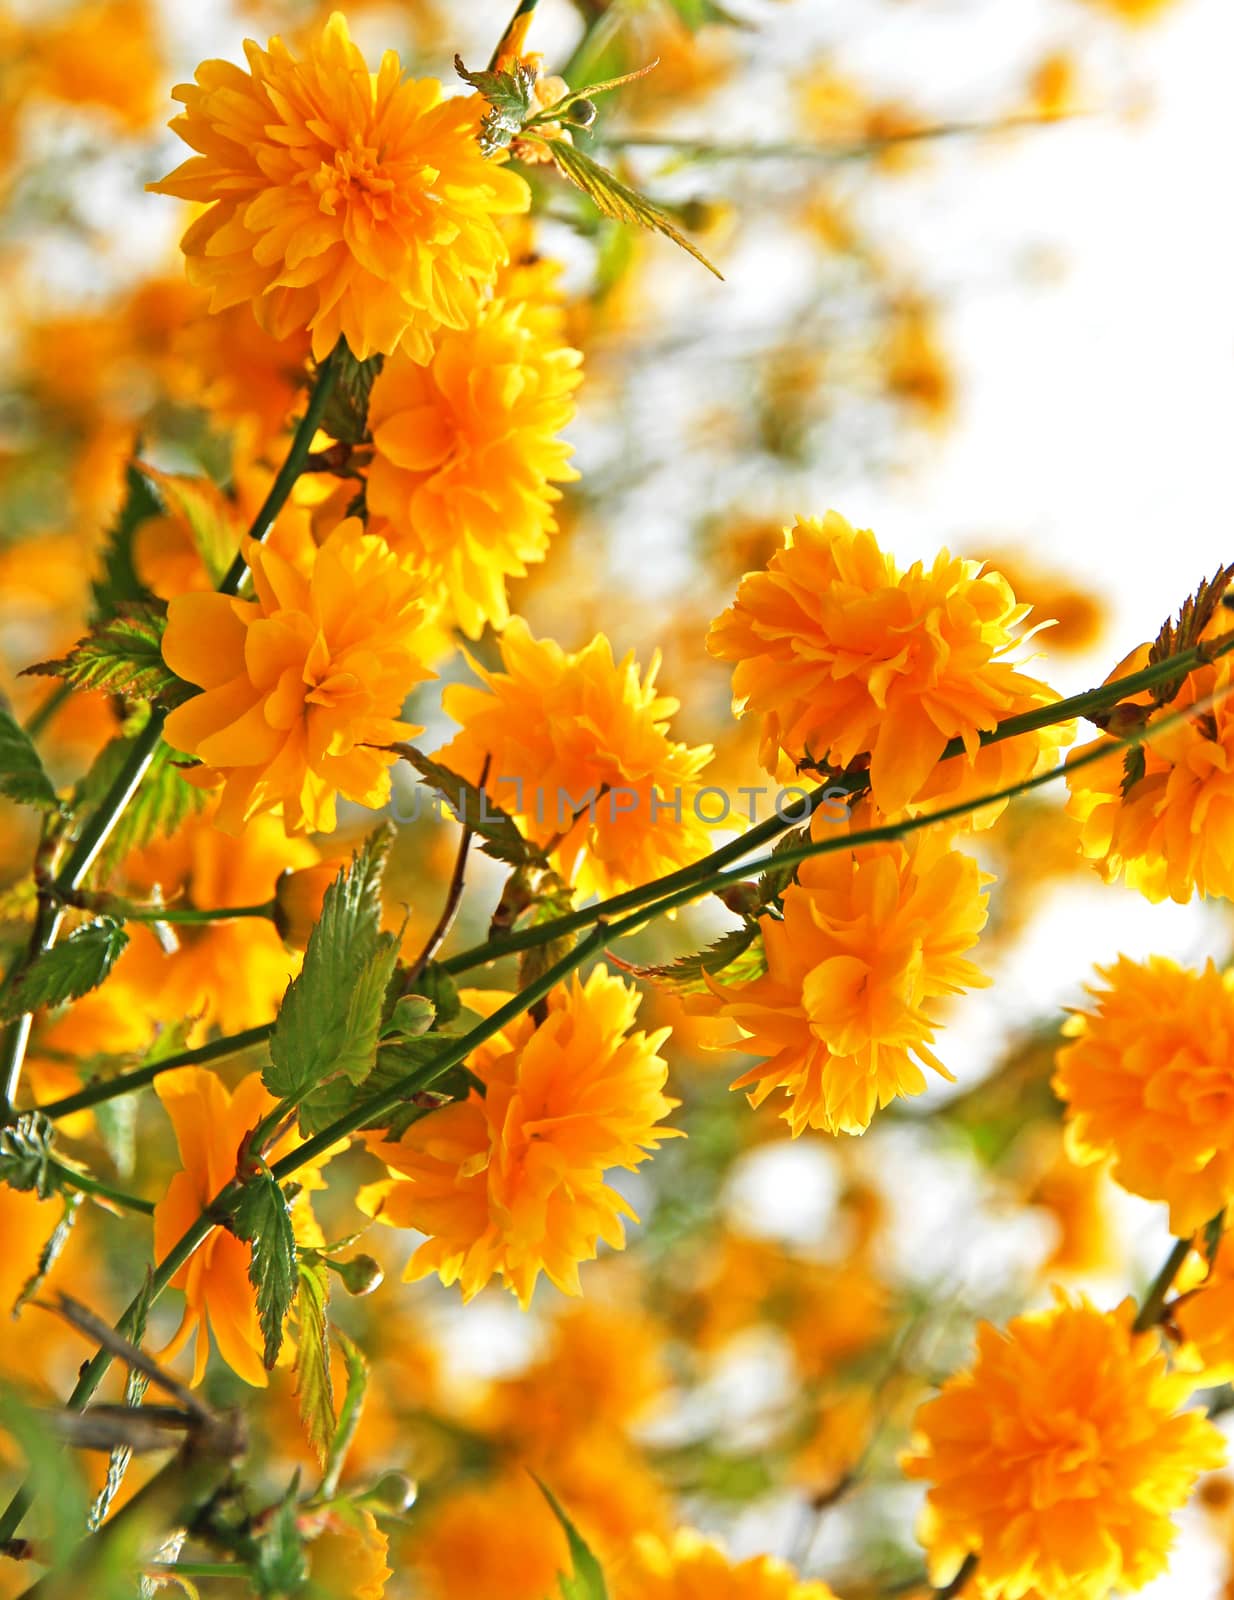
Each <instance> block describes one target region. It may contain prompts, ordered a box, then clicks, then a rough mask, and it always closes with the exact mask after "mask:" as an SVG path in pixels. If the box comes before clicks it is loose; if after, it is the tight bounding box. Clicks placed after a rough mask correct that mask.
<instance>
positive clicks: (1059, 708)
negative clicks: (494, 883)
mask: <svg viewBox="0 0 1234 1600" xmlns="http://www.w3.org/2000/svg"><path fill="white" fill-rule="evenodd" d="M1231 650H1234V631H1232V632H1230V633H1225V634H1222V635H1221V637H1220V638H1218V639H1214V640H1213V641H1212V643H1211V644H1207V645H1198V646H1196V647H1194V648H1193V649H1190V650H1184V651H1180V652H1179V654H1177V655H1174V656H1168V657H1167V658H1166V659H1165V660H1164V661H1157V662H1154V663H1153V664H1152V665H1151V666H1148V667H1144V668H1142V669H1141V670H1140V671H1139V672H1133V673H1130V674H1128V676H1127V677H1125V678H1119V679H1117V680H1116V681H1115V682H1114V683H1104V684H1099V685H1098V686H1097V687H1096V688H1095V689H1086V690H1084V691H1083V692H1082V693H1081V694H1075V695H1071V696H1070V697H1069V698H1068V699H1066V700H1056V701H1054V702H1053V703H1052V704H1050V705H1047V706H1038V707H1037V708H1036V709H1034V710H1032V711H1024V712H1021V713H1019V714H1018V715H1017V716H1014V717H1005V718H1004V719H1003V721H1002V722H1000V723H998V725H997V726H996V727H994V728H991V729H990V730H989V731H988V732H987V733H982V734H981V735H980V741H981V745H982V747H983V748H984V747H985V746H987V745H992V744H1001V743H1002V742H1003V741H1004V740H1006V739H1014V738H1017V737H1018V736H1019V735H1020V734H1024V733H1039V732H1041V731H1042V729H1044V728H1050V727H1054V726H1056V725H1057V724H1058V723H1060V722H1069V721H1071V719H1072V718H1074V717H1085V718H1091V717H1093V716H1094V715H1095V716H1100V715H1102V714H1103V713H1104V712H1106V711H1109V710H1111V709H1112V708H1113V707H1114V706H1116V705H1118V704H1119V703H1120V702H1121V701H1122V700H1124V699H1126V698H1127V697H1128V696H1129V695H1135V694H1139V693H1141V692H1142V691H1143V690H1145V689H1151V688H1153V687H1154V686H1155V685H1156V684H1158V683H1161V682H1163V681H1166V680H1168V679H1170V678H1173V677H1178V676H1180V675H1183V676H1185V675H1186V674H1187V673H1188V672H1191V671H1193V670H1194V669H1195V668H1196V667H1199V666H1203V665H1205V664H1206V663H1208V662H1210V661H1215V660H1217V659H1218V657H1220V656H1223V655H1226V654H1228V653H1229V652H1230V651H1231ZM1158 726H1160V724H1158ZM1111 748H1113V746H1112V745H1111V746H1106V747H1104V748H1103V750H1102V754H1106V753H1108V750H1109V749H1111ZM963 751H964V745H963V742H962V741H961V740H959V739H952V740H951V741H950V742H949V743H948V744H947V746H946V747H945V748H944V750H943V753H942V755H941V756H940V757H939V760H940V761H947V760H950V759H951V757H953V756H957V755H962V754H963ZM1071 765H1072V767H1075V766H1076V765H1077V762H1076V761H1072V763H1071ZM1043 781H1046V782H1048V781H1050V780H1049V779H1044V780H1043ZM845 787H847V788H848V790H849V793H850V794H851V795H852V796H853V797H854V798H856V797H857V795H859V794H862V793H864V791H865V789H866V788H867V787H868V778H867V777H866V776H865V775H864V774H860V773H859V774H857V775H856V777H855V778H852V777H850V778H848V779H839V778H835V779H832V780H830V781H829V783H828V784H825V785H820V786H819V787H818V788H816V789H813V790H811V791H810V792H809V793H808V794H807V795H805V796H804V797H803V798H802V799H801V800H794V801H793V802H792V803H791V804H789V805H785V806H784V807H783V809H782V810H781V811H779V812H777V814H776V815H775V816H774V817H768V818H767V819H766V820H765V821H763V822H760V823H759V824H758V825H757V826H756V827H753V828H750V829H749V830H748V831H747V832H746V833H743V834H741V835H740V836H739V837H738V838H736V839H734V840H732V841H731V842H730V843H728V844H726V845H723V846H722V847H721V848H720V849H719V850H714V851H712V853H711V854H710V855H709V856H704V857H703V859H702V860H701V861H695V862H692V863H691V864H690V865H689V866H687V867H681V868H679V869H678V870H677V871H676V872H670V873H669V874H668V875H667V876H666V877H663V878H658V879H657V880H656V881H655V882H654V883H649V884H643V885H641V886H640V887H638V888H634V889H627V890H626V891H625V892H624V893H622V894H618V895H613V896H612V897H611V898H610V899H608V900H602V901H600V902H599V903H598V904H596V905H593V906H584V907H583V908H582V909H581V910H579V911H570V912H567V913H566V915H565V916H562V917H553V918H551V919H550V920H548V921H546V922H541V923H539V924H537V925H536V926H535V927H532V928H521V929H516V930H515V931H514V932H513V933H508V934H505V935H503V936H502V937H501V938H499V939H490V940H488V941H487V942H486V943H485V944H480V945H473V946H472V947H471V948H470V949H468V950H463V951H460V952H459V954H458V955H456V956H450V957H449V958H448V959H447V960H445V961H443V962H442V963H441V966H442V969H443V970H444V971H446V972H450V973H457V972H469V971H471V970H472V968H474V967H478V966H484V965H486V964H487V963H489V962H491V961H496V960H498V959H499V958H500V957H502V956H507V955H514V954H515V953H517V952H518V951H521V950H530V949H534V948H535V947H536V946H537V945H541V944H548V943H551V942H552V941H553V940H554V939H560V938H562V937H563V936H564V935H565V934H568V933H574V932H576V931H577V930H578V929H580V928H588V927H591V926H592V924H593V923H596V922H600V921H603V920H604V919H605V918H607V917H612V916H616V915H620V914H621V913H622V912H625V911H629V910H631V909H633V908H634V907H635V906H640V905H648V904H650V903H651V902H653V901H654V902H658V901H659V900H660V899H661V898H662V897H663V896H664V895H666V894H672V893H675V892H676V891H677V890H678V889H681V888H685V887H687V886H688V885H690V884H701V883H705V882H708V881H709V880H710V879H711V878H712V876H713V875H714V874H715V872H716V870H717V869H718V868H720V867H723V866H725V865H727V863H729V862H731V861H739V860H741V859H742V858H743V857H745V856H748V855H749V854H750V853H751V852H752V851H753V850H755V849H757V848H758V847H759V846H760V845H764V844H768V843H770V842H771V841H772V840H773V839H775V838H777V837H778V836H779V835H780V834H782V833H786V832H787V831H788V830H789V828H791V827H793V826H795V825H796V824H797V823H799V822H805V821H808V820H809V818H810V817H811V815H812V814H813V813H814V811H816V810H817V808H818V806H819V805H820V804H821V803H822V801H823V797H824V794H825V792H826V790H827V788H831V789H833V790H834V789H836V788H845ZM1015 792H1017V793H1018V792H1019V791H1018V789H1017V790H1016V791H1015ZM991 798H999V799H1001V798H1004V796H1002V795H999V796H996V797H991ZM943 814H944V813H941V812H936V813H934V815H935V816H936V817H938V816H941V815H943ZM863 838H864V836H863ZM812 853H814V852H812ZM778 859H779V860H781V861H783V860H785V859H786V858H784V857H780V858H778ZM763 865H765V862H750V863H748V864H747V867H746V870H747V871H752V870H753V869H754V867H755V866H760V867H761V866H763ZM730 881H731V880H730ZM700 892H702V891H700ZM678 903H680V902H678Z"/></svg>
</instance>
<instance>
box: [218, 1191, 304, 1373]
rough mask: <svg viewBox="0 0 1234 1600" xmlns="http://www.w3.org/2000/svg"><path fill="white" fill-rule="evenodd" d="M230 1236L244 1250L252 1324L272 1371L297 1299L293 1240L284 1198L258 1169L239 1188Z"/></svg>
mask: <svg viewBox="0 0 1234 1600" xmlns="http://www.w3.org/2000/svg"><path fill="white" fill-rule="evenodd" d="M231 1226H232V1231H233V1232H234V1233H235V1234H236V1236H237V1237H238V1238H240V1239H243V1240H244V1241H245V1242H246V1243H247V1244H248V1245H249V1247H250V1248H249V1282H250V1283H251V1284H252V1285H253V1288H254V1289H256V1291H257V1320H258V1321H259V1322H260V1323H261V1331H262V1334H263V1336H264V1338H265V1342H266V1347H265V1354H264V1360H265V1363H266V1367H267V1368H268V1369H269V1368H273V1366H274V1363H275V1362H276V1361H277V1360H278V1353H279V1350H280V1349H281V1348H282V1344H283V1323H284V1322H285V1321H286V1319H287V1313H288V1312H289V1311H290V1310H291V1306H292V1301H293V1300H294V1299H295V1294H296V1238H295V1234H294V1233H293V1232H292V1227H291V1211H290V1209H289V1208H288V1205H287V1196H286V1195H285V1194H284V1193H283V1191H282V1190H281V1189H280V1188H279V1186H278V1184H277V1183H275V1181H274V1178H273V1177H272V1175H271V1173H270V1169H269V1167H267V1166H266V1165H265V1163H264V1162H263V1163H262V1166H261V1169H260V1171H259V1172H258V1174H257V1176H256V1177H254V1178H252V1179H250V1181H249V1182H247V1183H246V1184H245V1185H244V1188H243V1190H242V1192H241V1195H240V1204H239V1205H238V1206H237V1208H236V1213H235V1216H234V1217H233V1218H232V1223H231Z"/></svg>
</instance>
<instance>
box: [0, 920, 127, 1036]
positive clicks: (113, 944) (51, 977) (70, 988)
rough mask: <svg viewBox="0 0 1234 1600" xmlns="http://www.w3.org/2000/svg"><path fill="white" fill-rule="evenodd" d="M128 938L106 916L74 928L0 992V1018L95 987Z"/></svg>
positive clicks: (33, 1009) (35, 1009)
mask: <svg viewBox="0 0 1234 1600" xmlns="http://www.w3.org/2000/svg"><path fill="white" fill-rule="evenodd" d="M128 942H129V936H128V934H127V933H125V931H124V929H123V928H122V927H121V926H120V924H119V923H118V922H112V921H110V919H107V918H104V919H102V920H101V921H99V922H88V923H86V924H85V925H84V926H82V927H80V928H75V929H74V930H73V932H72V933H70V934H69V936H68V938H67V939H61V941H60V942H59V944H54V945H52V947H51V949H50V950H45V951H44V952H43V953H42V954H41V955H38V956H36V957H35V958H34V960H33V961H32V962H31V963H30V965H29V966H28V967H27V968H26V969H25V971H24V972H23V973H22V974H21V975H20V976H19V977H18V978H17V980H16V982H14V983H12V984H11V985H10V986H9V987H8V989H6V990H5V992H4V993H3V994H2V995H0V1019H6V1018H9V1017H19V1016H21V1014H22V1012H24V1011H38V1010H39V1009H40V1008H41V1007H43V1006H58V1005H61V1004H63V1002H64V1001H65V1000H76V999H77V997H78V996H79V995H83V994H86V993H88V991H89V990H91V989H97V988H98V986H99V984H100V983H102V981H103V979H104V978H105V977H106V976H107V974H108V973H109V972H110V971H111V969H112V967H114V966H115V964H116V960H117V958H118V957H119V955H120V952H121V951H122V950H123V949H124V947H125V945H127V944H128Z"/></svg>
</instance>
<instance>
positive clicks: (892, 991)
mask: <svg viewBox="0 0 1234 1600" xmlns="http://www.w3.org/2000/svg"><path fill="white" fill-rule="evenodd" d="M857 825H859V819H858V822H857ZM828 829H829V825H828V824H826V823H825V822H823V821H821V820H819V819H818V818H816V820H815V822H814V824H813V833H814V837H815V838H816V839H818V838H821V837H823V836H824V831H825V830H828ZM829 831H830V832H831V833H832V834H833V835H834V831H835V830H834V828H830V829H829ZM833 842H834V843H835V845H836V846H837V848H834V849H832V850H831V851H829V852H828V853H827V854H820V855H818V856H815V857H813V858H812V859H811V860H809V861H805V862H803V863H802V864H801V866H800V868H799V869H798V872H797V877H796V882H794V883H792V884H791V885H790V886H789V887H788V888H787V889H786V890H785V891H784V896H783V911H782V914H781V915H780V916H778V917H773V916H770V915H768V916H764V917H762V918H761V919H760V923H759V926H760V932H761V937H762V947H763V951H764V955H765V959H766V967H767V970H766V971H765V972H764V973H762V974H761V975H760V976H758V977H755V978H752V979H749V980H748V981H746V982H744V983H739V984H731V985H728V984H725V983H724V982H723V980H722V979H721V980H717V981H715V982H713V985H712V987H713V991H714V994H715V996H716V1000H717V1002H718V1005H719V1010H720V1013H721V1015H723V1016H725V1017H729V1018H731V1019H732V1020H733V1021H734V1022H736V1023H737V1024H738V1025H739V1026H740V1028H741V1030H742V1034H743V1036H744V1037H743V1039H742V1044H741V1048H742V1050H743V1051H745V1052H746V1053H747V1054H749V1055H753V1056H757V1057H759V1058H760V1059H759V1062H758V1064H757V1065H756V1066H754V1067H751V1068H750V1070H749V1071H748V1072H747V1073H745V1074H744V1075H743V1076H742V1077H740V1078H738V1080H737V1082H736V1083H735V1084H734V1085H733V1087H734V1088H747V1089H749V1090H750V1098H751V1100H752V1101H753V1102H754V1103H755V1104H756V1105H758V1104H761V1102H762V1101H764V1100H765V1099H766V1098H767V1097H768V1096H769V1095H770V1094H772V1093H773V1092H774V1091H775V1090H777V1089H779V1090H782V1091H783V1092H784V1093H785V1094H786V1095H787V1096H788V1105H787V1107H786V1108H785V1110H784V1113H783V1115H784V1118H785V1120H786V1121H787V1122H788V1123H789V1125H790V1127H791V1128H792V1130H793V1132H794V1133H795V1134H797V1133H801V1132H802V1131H803V1130H804V1129H806V1128H821V1129H823V1130H824V1131H825V1132H827V1133H861V1132H863V1131H864V1129H866V1128H867V1127H869V1125H870V1120H871V1118H872V1117H873V1115H874V1113H875V1111H876V1110H877V1109H878V1108H879V1107H880V1106H885V1105H888V1104H889V1103H890V1102H891V1101H892V1100H894V1099H895V1098H896V1097H897V1096H899V1095H915V1094H921V1093H922V1092H923V1090H924V1089H925V1086H926V1080H925V1074H924V1073H923V1071H922V1067H923V1066H927V1067H931V1068H933V1069H934V1070H935V1071H936V1072H939V1073H942V1074H943V1076H948V1074H947V1071H946V1068H945V1067H944V1066H943V1064H942V1062H941V1061H939V1060H938V1058H937V1057H936V1056H935V1054H934V1052H933V1049H932V1044H933V1041H934V1033H935V1029H936V1028H937V1026H938V1020H939V1019H938V1016H937V1002H938V1001H939V1000H940V999H941V998H942V997H943V996H945V995H949V994H959V993H962V992H963V991H964V990H965V989H971V988H974V987H976V986H979V985H982V984H984V983H986V982H987V981H988V980H987V979H986V978H985V977H984V976H983V974H982V973H981V972H980V970H979V969H978V968H977V967H975V966H974V965H973V963H972V962H971V961H969V960H967V959H965V956H964V952H965V951H966V950H969V949H971V947H972V946H973V945H974V944H975V943H976V941H977V936H978V934H979V933H980V931H981V929H982V927H983V926H984V923H985V919H986V901H985V895H984V893H983V890H982V883H983V879H982V874H981V872H980V870H979V869H978V866H977V863H976V862H975V861H974V860H972V859H971V858H970V857H968V856H966V855H964V854H962V853H961V852H960V851H958V850H954V849H952V848H951V847H950V845H949V844H948V842H947V841H946V839H945V837H943V836H941V835H940V834H939V833H938V832H937V831H928V832H922V833H918V834H915V835H911V836H910V837H909V838H908V839H907V840H905V841H904V842H894V841H893V842H890V843H887V844H879V845H862V846H859V847H856V848H844V847H843V838H842V836H841V837H838V838H834V840H833Z"/></svg>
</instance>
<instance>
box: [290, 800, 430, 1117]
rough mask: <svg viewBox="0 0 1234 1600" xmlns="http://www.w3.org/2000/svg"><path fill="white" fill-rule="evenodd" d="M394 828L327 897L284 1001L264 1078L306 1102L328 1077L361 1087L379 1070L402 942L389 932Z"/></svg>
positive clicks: (380, 835)
mask: <svg viewBox="0 0 1234 1600" xmlns="http://www.w3.org/2000/svg"><path fill="white" fill-rule="evenodd" d="M390 839H391V832H390V829H389V828H382V829H378V830H377V832H375V833H374V834H372V835H371V836H370V838H369V839H368V840H366V842H365V844H364V846H363V847H362V849H360V850H359V851H357V852H356V854H355V855H354V856H353V857H352V860H351V864H350V865H349V866H347V867H345V868H343V870H342V871H341V872H340V873H339V875H338V877H337V878H336V879H335V880H334V882H333V883H332V884H331V885H330V887H329V888H328V889H327V890H326V895H325V899H324V901H323V902H322V907H321V916H320V917H319V918H318V920H317V922H316V924H315V926H314V928H313V931H312V933H311V934H310V935H309V941H308V947H307V949H306V950H305V952H304V965H303V967H302V968H301V971H300V975H299V977H297V978H295V979H294V980H293V981H292V982H291V984H289V986H288V988H287V993H286V994H285V995H284V996H283V1003H282V1005H281V1006H280V1007H279V1014H278V1017H277V1019H276V1020H275V1024H274V1033H273V1035H272V1036H271V1039H270V1064H269V1066H268V1067H267V1068H266V1070H265V1072H264V1073H263V1074H262V1077H263V1081H264V1082H265V1085H266V1087H267V1088H268V1089H269V1090H270V1093H271V1094H273V1095H276V1096H277V1097H278V1098H280V1099H288V1100H294V1101H296V1102H300V1101H302V1100H303V1099H304V1097H305V1096H306V1095H307V1094H308V1093H309V1092H310V1091H311V1090H313V1089H314V1088H315V1087H316V1086H317V1085H318V1084H319V1083H321V1081H322V1080H323V1079H324V1078H327V1077H329V1078H337V1077H340V1076H342V1077H345V1078H347V1079H349V1080H350V1081H351V1082H352V1083H361V1082H363V1081H364V1079H365V1078H367V1076H368V1075H369V1073H370V1072H371V1071H372V1069H373V1064H374V1062H375V1061H376V1059H377V1045H378V1040H379V1038H380V1035H381V1027H382V1018H383V1014H384V1010H385V999H386V990H387V989H388V987H389V984H390V979H391V978H392V976H393V974H394V967H395V963H396V961H397V959H398V948H399V942H398V939H397V937H396V936H395V935H394V934H388V933H385V934H383V933H382V932H381V879H382V873H383V872H384V871H385V864H386V857H387V855H388V854H389V849H390Z"/></svg>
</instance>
